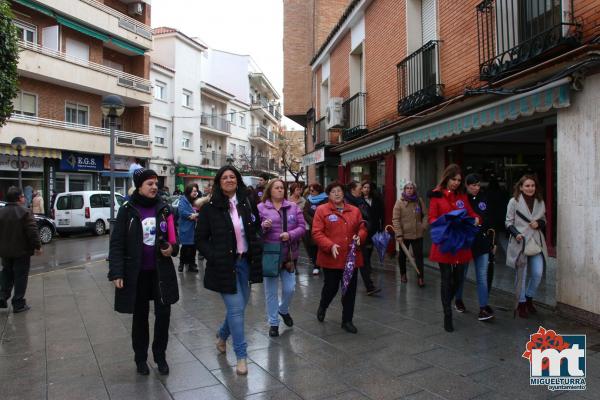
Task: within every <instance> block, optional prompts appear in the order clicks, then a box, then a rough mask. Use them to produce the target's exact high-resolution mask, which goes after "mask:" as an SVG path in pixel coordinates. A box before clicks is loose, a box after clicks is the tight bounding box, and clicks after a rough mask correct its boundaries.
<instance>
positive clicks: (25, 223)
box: [0, 203, 42, 258]
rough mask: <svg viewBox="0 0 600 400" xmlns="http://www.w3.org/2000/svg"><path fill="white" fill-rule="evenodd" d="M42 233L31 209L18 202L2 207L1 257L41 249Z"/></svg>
mask: <svg viewBox="0 0 600 400" xmlns="http://www.w3.org/2000/svg"><path fill="white" fill-rule="evenodd" d="M41 247H42V244H41V242H40V234H39V232H38V227H37V224H36V223H35V218H34V217H33V214H32V213H31V210H29V209H28V208H25V207H23V206H22V205H20V204H17V203H6V205H5V206H4V207H0V257H8V258H16V257H24V256H31V255H33V250H35V249H40V248H41Z"/></svg>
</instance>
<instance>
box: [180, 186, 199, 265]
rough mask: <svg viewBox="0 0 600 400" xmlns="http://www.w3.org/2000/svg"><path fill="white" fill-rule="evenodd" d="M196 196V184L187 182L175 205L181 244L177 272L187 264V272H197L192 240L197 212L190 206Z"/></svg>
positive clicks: (194, 248) (194, 247)
mask: <svg viewBox="0 0 600 400" xmlns="http://www.w3.org/2000/svg"><path fill="white" fill-rule="evenodd" d="M196 197H198V186H197V185H196V184H189V185H187V186H186V187H185V192H184V193H183V196H181V197H180V198H179V206H178V207H177V211H178V215H179V219H178V226H179V243H180V244H181V256H180V259H179V269H178V270H179V272H183V268H184V266H185V265H187V266H188V272H198V266H197V265H196V242H195V241H194V232H195V231H196V219H197V218H198V213H197V211H196V210H195V209H194V207H193V206H192V204H193V203H194V200H196Z"/></svg>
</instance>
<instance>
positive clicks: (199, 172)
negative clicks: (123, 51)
mask: <svg viewBox="0 0 600 400" xmlns="http://www.w3.org/2000/svg"><path fill="white" fill-rule="evenodd" d="M153 35H154V49H153V51H152V53H151V58H152V68H151V79H152V84H153V85H154V102H153V103H152V105H151V107H150V129H151V134H152V138H153V143H152V159H151V162H150V166H151V167H152V168H154V169H155V170H156V171H157V172H158V173H159V175H160V180H161V181H162V184H164V185H166V186H168V187H169V189H170V190H171V191H173V190H174V189H175V187H177V188H179V189H183V188H184V187H185V185H187V184H189V183H193V182H198V183H201V181H202V180H210V179H212V176H211V175H210V174H207V171H206V170H205V169H203V168H200V166H201V165H202V163H203V155H202V141H201V130H200V127H201V121H202V113H203V104H202V94H201V89H202V79H201V58H202V52H204V51H205V50H206V49H207V47H206V46H205V45H204V44H202V43H201V42H200V41H199V40H196V39H193V38H190V37H189V36H187V35H185V34H184V33H182V32H179V31H177V30H176V29H173V28H167V27H161V28H155V29H153ZM201 186H202V185H201Z"/></svg>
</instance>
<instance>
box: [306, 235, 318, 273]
mask: <svg viewBox="0 0 600 400" xmlns="http://www.w3.org/2000/svg"><path fill="white" fill-rule="evenodd" d="M304 247H306V253H307V254H308V258H309V259H310V262H312V265H313V268H319V267H318V266H317V251H318V250H319V248H318V247H317V245H316V244H314V243H312V240H309V239H305V240H304Z"/></svg>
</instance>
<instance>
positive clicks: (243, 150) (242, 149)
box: [238, 144, 246, 157]
mask: <svg viewBox="0 0 600 400" xmlns="http://www.w3.org/2000/svg"><path fill="white" fill-rule="evenodd" d="M238 150H239V152H240V157H242V156H244V155H246V146H242V145H241V144H240V145H239V146H238Z"/></svg>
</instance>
